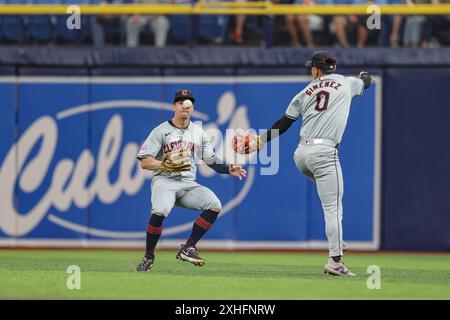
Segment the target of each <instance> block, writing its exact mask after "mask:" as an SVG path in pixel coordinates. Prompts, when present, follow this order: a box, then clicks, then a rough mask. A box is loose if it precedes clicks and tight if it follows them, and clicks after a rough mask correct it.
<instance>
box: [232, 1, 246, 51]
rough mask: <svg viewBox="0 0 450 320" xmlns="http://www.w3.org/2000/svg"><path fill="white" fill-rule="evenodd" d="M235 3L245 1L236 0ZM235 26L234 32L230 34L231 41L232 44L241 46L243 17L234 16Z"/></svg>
mask: <svg viewBox="0 0 450 320" xmlns="http://www.w3.org/2000/svg"><path fill="white" fill-rule="evenodd" d="M236 2H237V3H245V2H247V0H236ZM235 22H236V24H235V26H234V31H233V32H232V34H231V40H232V41H233V42H234V43H237V44H241V43H242V42H244V40H243V33H244V24H245V15H243V14H242V15H236V16H235Z"/></svg>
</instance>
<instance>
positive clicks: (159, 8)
mask: <svg viewBox="0 0 450 320" xmlns="http://www.w3.org/2000/svg"><path fill="white" fill-rule="evenodd" d="M69 5H70V4H67V5H32V4H23V5H5V4H2V5H0V14H67V13H68V12H67V8H68V6H69ZM368 7H369V6H368V5H333V6H325V5H321V6H319V5H318V6H301V5H283V4H272V3H271V2H244V3H237V2H233V3H229V2H224V3H207V2H200V3H197V4H195V5H181V4H172V5H139V4H126V5H125V4H123V5H116V4H111V5H101V4H100V5H80V11H81V14H116V15H121V14H139V13H140V14H202V15H203V14H226V15H236V14H244V15H285V14H319V15H336V14H369V12H368V11H367V8H368ZM379 8H380V13H381V14H385V15H386V14H387V15H389V14H402V15H437V14H439V15H444V14H450V4H442V5H425V4H424V5H413V6H408V5H384V6H379ZM372 13H373V11H370V14H372Z"/></svg>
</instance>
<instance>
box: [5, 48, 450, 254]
mask: <svg viewBox="0 0 450 320" xmlns="http://www.w3.org/2000/svg"><path fill="white" fill-rule="evenodd" d="M14 50H17V49H11V48H8V50H0V61H2V65H1V66H0V73H2V74H4V76H3V77H2V78H1V82H0V99H1V100H0V103H1V118H0V130H1V131H0V133H1V136H2V140H1V141H0V166H1V167H0V170H1V173H0V177H1V179H0V195H1V200H2V201H1V202H0V244H1V245H6V246H15V245H26V246H27V245H41V246H92V245H95V246H113V247H116V246H140V247H142V246H143V244H144V235H145V234H144V231H145V226H146V221H147V219H148V216H149V205H150V204H149V186H150V177H148V176H147V175H145V174H144V171H141V170H140V169H137V167H135V165H136V162H132V161H131V160H130V159H133V161H134V158H133V154H134V153H135V151H136V150H137V148H138V147H139V145H140V143H141V142H142V141H143V140H144V139H145V137H146V136H147V134H148V132H149V130H150V129H151V128H152V127H153V126H155V125H156V124H158V123H160V122H162V121H164V120H167V119H168V117H170V104H167V103H169V102H170V101H171V96H172V94H173V92H174V91H175V90H176V89H178V88H180V87H189V88H191V89H192V90H193V91H194V93H195V95H196V96H197V97H198V98H197V99H198V100H197V104H196V108H197V111H198V113H197V114H196V118H195V119H196V120H202V121H203V125H204V127H205V128H207V129H208V130H211V132H213V131H214V130H215V129H218V130H219V131H221V132H225V131H226V129H230V128H235V127H242V128H267V127H268V126H270V124H271V123H272V122H273V120H275V119H276V118H277V117H279V116H280V115H281V114H282V113H283V112H284V109H285V107H286V105H287V104H288V103H289V101H290V99H291V98H292V97H293V96H294V95H295V94H296V93H297V92H298V91H299V90H301V88H303V87H304V85H305V84H306V83H307V81H309V78H308V77H306V76H299V74H305V73H306V70H305V69H304V68H302V67H301V66H300V65H299V64H300V61H301V60H302V59H303V56H306V55H307V54H310V53H308V52H306V53H305V52H303V51H301V52H300V53H299V52H297V51H293V50H285V51H283V50H275V51H259V52H258V51H257V50H253V49H252V50H249V51H248V52H247V51H246V50H241V51H236V52H234V51H229V50H225V51H226V53H227V55H225V54H223V56H222V58H220V57H221V56H220V55H219V53H218V52H217V51H213V52H211V54H210V57H209V58H210V59H209V60H208V59H207V58H206V57H207V56H206V55H205V53H206V52H207V51H205V50H204V49H201V50H200V51H199V52H197V53H195V52H194V53H192V52H189V55H183V54H182V53H183V52H184V53H186V51H184V50H176V49H174V50H173V51H170V50H169V49H167V50H164V51H163V52H164V53H165V54H163V52H162V51H153V50H138V51H137V52H140V53H141V56H142V57H143V59H142V60H141V61H140V64H141V65H139V67H137V66H136V64H138V60H137V59H136V58H137V56H136V51H134V54H130V55H129V56H128V57H129V59H127V55H128V53H127V51H126V50H118V51H114V50H113V51H112V52H106V51H90V50H87V51H89V52H90V54H88V53H87V51H83V50H81V51H80V53H79V54H75V52H73V51H72V53H70V52H71V51H70V50H68V49H64V50H61V51H59V50H56V51H55V49H52V50H51V54H49V53H50V52H47V54H45V50H44V51H43V50H41V49H39V50H36V51H33V50H30V51H27V50H25V49H22V50H23V51H21V54H20V55H14V54H12V52H16V53H17V51H14ZM368 51H369V53H368V52H364V54H361V55H358V53H357V51H353V50H350V51H338V52H336V55H337V56H338V61H342V63H341V64H340V66H339V70H340V72H341V73H344V74H355V73H356V72H357V71H358V70H360V69H362V68H363V69H369V70H370V71H372V72H373V73H375V74H377V75H378V77H377V79H376V80H377V81H376V83H375V85H374V86H373V87H371V88H370V90H369V91H368V92H367V94H366V95H364V96H363V97H358V98H355V100H354V103H353V107H352V111H351V114H350V118H349V125H348V127H347V131H346V133H345V135H344V143H343V144H342V147H341V149H340V157H341V161H342V166H343V169H344V175H345V196H344V208H345V209H344V210H345V213H344V238H345V239H346V240H347V241H348V242H349V243H350V245H351V246H352V247H353V248H359V249H376V248H383V249H402V250H444V251H446V250H450V233H448V232H447V226H448V225H449V222H450V218H448V214H449V213H450V206H449V204H448V202H446V201H445V195H446V194H447V193H448V190H449V183H448V181H450V170H449V169H448V168H447V166H446V164H448V163H450V151H449V148H446V147H445V144H442V140H443V139H444V140H445V137H447V136H448V135H449V133H450V131H449V130H448V126H447V125H446V121H447V119H448V118H449V117H448V116H450V110H449V108H448V107H449V106H450V94H449V92H448V90H447V89H446V88H447V86H448V83H449V79H450V77H449V75H450V68H449V67H448V66H446V64H447V63H448V62H446V60H445V59H448V56H447V55H446V52H445V51H444V52H441V56H439V54H438V53H435V54H434V55H430V54H429V55H428V61H429V65H434V66H435V67H433V68H431V67H429V66H427V67H425V66H421V64H423V63H424V62H425V61H426V59H425V57H424V56H422V55H421V54H417V52H420V51H415V53H414V52H409V51H403V52H404V59H402V58H401V57H398V56H397V57H394V56H392V55H391V56H387V57H386V59H385V60H383V59H382V58H380V57H379V55H376V57H377V58H376V59H372V61H373V63H372V64H367V61H370V59H369V57H370V50H368ZM57 52H60V54H58V53H57ZM152 53H155V54H152ZM247 53H248V54H247ZM375 53H380V52H379V51H377V50H375V51H373V52H372V54H373V55H374V54H375ZM414 56H416V58H414ZM183 59H184V60H183ZM414 59H415V60H414ZM14 61H15V62H14ZM125 61H128V62H125ZM130 61H131V62H130ZM158 61H159V62H160V65H158V66H156V65H157V64H158ZM396 61H401V62H402V63H404V65H403V66H402V68H400V67H399V66H395V67H394V65H396V64H400V63H396ZM192 64H194V65H195V67H192ZM414 64H416V66H415V67H414V68H411V67H410V65H414ZM442 64H443V65H442ZM361 65H362V66H361ZM448 65H450V63H448ZM193 74H195V75H197V76H196V77H193V76H191V75H193ZM276 74H278V76H274V75H276ZM43 75H45V76H43ZM62 75H64V76H62ZM68 75H71V76H72V77H67V76H68ZM198 75H202V77H198ZM256 75H258V76H256ZM263 75H264V76H263ZM268 75H271V76H268ZM61 76H62V77H61ZM105 76H107V77H105ZM298 130H299V124H296V125H295V126H294V127H293V128H291V129H290V130H289V131H288V132H287V133H286V134H285V135H284V136H283V137H282V139H281V141H280V144H279V148H280V150H281V157H280V159H279V163H278V166H279V170H278V172H277V174H276V175H261V168H262V167H266V168H267V167H270V165H272V164H273V162H272V163H271V162H270V161H269V162H267V164H265V165H262V166H261V165H256V166H250V167H249V168H248V170H249V173H250V174H249V177H248V179H246V180H245V181H244V182H243V183H240V182H238V181H237V180H234V179H232V178H231V177H223V176H222V177H221V176H218V175H215V174H212V173H211V172H208V170H206V169H205V168H202V169H201V170H200V172H199V175H198V177H199V182H200V183H202V184H205V185H207V186H209V187H210V188H211V189H213V190H214V191H215V192H216V193H217V194H218V196H219V198H220V199H221V200H222V203H223V206H224V210H223V215H222V216H221V218H220V219H219V221H218V223H217V224H216V225H215V226H214V228H213V229H212V230H211V232H210V233H209V234H208V237H207V238H206V239H205V241H203V246H204V247H214V248H288V249H295V248H326V241H325V234H324V226H323V217H322V213H321V210H320V202H319V200H318V198H317V196H316V194H315V189H314V186H313V185H312V183H310V182H309V181H307V179H306V178H304V177H303V176H302V175H301V174H300V173H299V172H298V171H297V169H296V168H295V165H294V163H293V160H292V154H293V151H294V149H295V146H296V144H297V142H298ZM39 134H40V135H41V137H45V138H42V139H41V138H39ZM225 145H229V144H227V143H225ZM216 148H217V149H218V152H219V153H220V152H221V150H223V149H222V148H221V142H220V141H218V144H217V146H216ZM108 150H109V152H108ZM424 150H427V152H424ZM108 159H109V160H108ZM108 161H109V162H108ZM99 163H106V164H105V166H103V167H102V165H99ZM432 169H435V170H432ZM83 181H84V183H83ZM88 186H89V187H88ZM196 216H197V213H196V212H193V211H188V210H186V209H175V210H174V212H173V214H172V215H171V216H170V218H169V219H168V220H167V221H166V223H165V230H164V232H165V233H163V237H162V241H161V245H162V246H170V247H171V246H177V245H178V244H179V242H180V241H181V239H184V238H186V237H187V236H188V234H189V230H190V226H191V224H192V222H193V220H194V219H195V217H196Z"/></svg>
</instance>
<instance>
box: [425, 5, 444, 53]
mask: <svg viewBox="0 0 450 320" xmlns="http://www.w3.org/2000/svg"><path fill="white" fill-rule="evenodd" d="M449 2H450V1H449V0H440V1H439V0H433V1H432V3H433V4H448V3H449ZM421 38H422V42H421V46H422V47H425V48H426V47H439V46H441V45H442V44H444V45H445V44H447V45H448V44H449V43H450V15H440V16H438V15H436V16H435V15H430V16H427V17H426V18H425V21H424V22H423V26H422V37H421Z"/></svg>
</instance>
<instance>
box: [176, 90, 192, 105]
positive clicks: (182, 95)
mask: <svg viewBox="0 0 450 320" xmlns="http://www.w3.org/2000/svg"><path fill="white" fill-rule="evenodd" d="M186 99H189V100H191V101H192V102H194V101H195V99H194V95H193V94H192V92H191V91H189V90H187V89H181V90H178V91H177V92H175V97H174V98H173V103H175V102H177V101H178V100H186Z"/></svg>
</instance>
